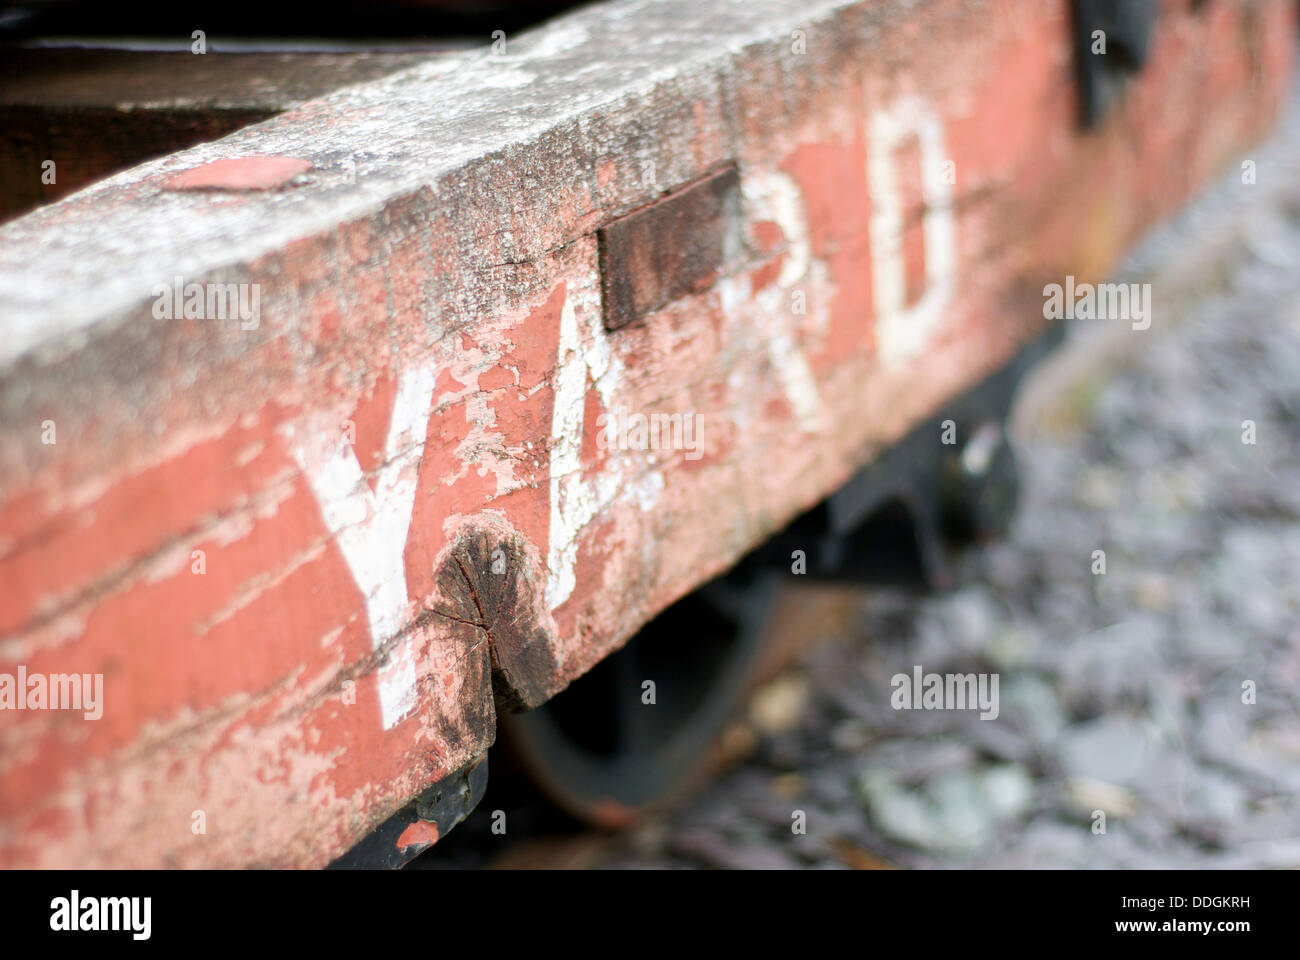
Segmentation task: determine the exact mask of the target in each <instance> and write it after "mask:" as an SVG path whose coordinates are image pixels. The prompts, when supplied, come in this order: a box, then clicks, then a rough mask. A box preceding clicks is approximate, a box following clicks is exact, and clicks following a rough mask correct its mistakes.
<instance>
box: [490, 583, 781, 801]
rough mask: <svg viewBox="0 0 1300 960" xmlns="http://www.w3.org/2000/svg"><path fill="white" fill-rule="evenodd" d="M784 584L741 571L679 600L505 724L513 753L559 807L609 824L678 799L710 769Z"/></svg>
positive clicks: (503, 729)
mask: <svg viewBox="0 0 1300 960" xmlns="http://www.w3.org/2000/svg"><path fill="white" fill-rule="evenodd" d="M776 586H777V584H776V581H775V578H772V577H768V576H761V575H756V576H753V577H739V576H734V575H733V576H731V577H728V578H724V579H723V580H718V581H714V582H713V583H710V584H707V585H706V586H704V587H702V588H701V589H699V590H697V591H695V592H694V593H692V594H690V595H689V596H687V597H685V598H683V599H682V600H680V601H678V602H677V603H675V604H674V605H673V606H671V607H669V608H668V609H667V610H665V611H664V612H663V613H661V614H660V615H659V616H658V617H656V618H655V619H654V620H653V621H651V622H650V623H648V624H647V625H646V626H645V627H644V628H643V629H642V630H641V631H640V632H639V633H638V634H637V635H636V636H635V637H633V638H632V639H631V640H630V641H629V642H628V643H627V645H626V646H624V647H623V648H622V649H621V650H618V651H616V652H615V653H613V654H611V655H610V656H608V657H606V658H605V659H604V660H602V661H601V662H600V663H598V664H597V665H596V666H595V667H593V668H592V669H591V671H590V672H588V673H587V674H586V675H584V676H582V677H580V678H579V679H578V680H577V681H575V682H574V683H573V685H572V686H571V687H569V689H567V690H565V691H564V692H562V693H560V694H559V695H558V696H556V697H554V698H553V699H552V700H550V701H549V702H547V703H545V704H543V705H542V706H541V707H539V708H537V709H536V710H532V711H530V712H528V713H522V714H514V715H511V716H508V717H504V718H502V731H503V734H504V737H505V739H506V741H507V743H508V745H509V748H510V750H511V752H512V753H513V754H514V755H515V756H516V757H517V758H518V759H519V761H520V762H521V764H522V766H523V767H524V769H525V771H526V772H527V773H528V774H529V775H530V776H531V777H532V779H533V780H534V781H535V782H536V783H537V784H538V785H539V786H540V787H541V788H542V790H543V791H544V792H545V793H546V794H547V795H548V796H550V798H551V799H552V800H554V801H555V802H556V803H557V804H558V805H559V806H561V807H562V808H563V809H565V810H567V811H568V812H569V813H571V814H573V815H575V816H577V817H579V818H581V819H583V820H587V821H590V822H593V823H597V824H600V825H603V826H611V827H612V826H621V825H623V824H626V823H628V822H630V821H632V820H634V819H636V818H637V817H638V816H639V815H640V814H642V813H644V812H646V811H647V810H650V809H652V808H654V807H656V806H658V805H660V804H661V803H663V802H665V801H667V800H669V799H671V798H672V797H673V796H674V795H676V794H677V793H678V792H679V791H681V790H682V789H683V788H685V787H686V786H688V785H689V784H690V783H691V782H692V781H693V780H694V778H695V777H696V776H697V775H700V774H702V773H704V772H705V771H706V770H707V768H708V766H709V761H710V760H711V759H712V758H711V753H712V751H711V748H712V747H713V746H714V744H715V743H716V742H717V740H718V737H719V735H720V734H721V732H722V730H723V728H724V727H725V725H726V723H727V720H728V718H729V716H730V714H731V712H732V710H733V708H734V707H735V706H736V704H737V702H738V700H739V698H740V696H741V694H742V693H743V691H744V689H745V687H746V683H747V680H748V678H749V675H750V673H751V671H752V669H753V667H754V665H755V663H756V661H757V658H758V653H759V651H760V650H761V648H762V638H763V633H764V630H763V625H764V622H765V620H766V612H767V610H768V608H769V606H770V601H771V598H772V596H773V594H774V592H775V590H774V588H775V587H776ZM647 681H649V682H651V683H653V685H654V686H653V702H646V701H648V700H649V699H650V689H651V688H648V687H647V686H646V684H647Z"/></svg>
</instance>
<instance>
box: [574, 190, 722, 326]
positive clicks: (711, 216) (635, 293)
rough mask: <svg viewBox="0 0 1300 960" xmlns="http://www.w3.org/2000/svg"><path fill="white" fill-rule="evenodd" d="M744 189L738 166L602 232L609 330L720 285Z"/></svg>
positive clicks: (602, 271) (602, 277)
mask: <svg viewBox="0 0 1300 960" xmlns="http://www.w3.org/2000/svg"><path fill="white" fill-rule="evenodd" d="M739 188H740V174H739V173H738V171H737V170H736V168H735V167H734V166H730V167H727V168H725V169H722V170H718V171H717V172H715V173H711V174H709V175H708V176H706V177H704V178H702V179H700V180H696V181H694V182H693V183H689V184H687V185H686V186H684V187H679V188H677V189H676V190H674V191H672V192H671V193H669V194H667V195H665V196H663V197H661V198H660V199H658V200H656V201H654V202H653V203H650V204H647V205H646V206H644V207H641V208H640V209H637V210H633V211H632V212H631V213H629V214H626V215H625V216H622V217H619V218H618V219H617V220H613V221H611V222H609V223H607V224H606V225H605V226H603V227H601V228H600V229H599V230H598V231H597V232H596V237H597V241H598V243H599V247H600V286H601V297H602V299H603V301H604V311H605V326H606V328H608V329H610V330H617V329H618V328H620V327H625V326H627V325H628V324H629V323H634V322H635V321H637V320H640V319H642V318H643V317H645V315H646V314H648V313H653V312H654V311H655V310H658V309H659V308H660V307H663V306H665V305H667V304H669V303H672V302H673V301H674V300H677V299H679V298H681V297H684V296H686V295H687V294H689V293H702V292H703V291H705V290H707V289H709V287H711V286H713V283H714V281H715V280H716V279H717V275H718V269H719V268H720V267H721V266H722V261H723V256H724V248H725V245H726V237H727V231H728V229H730V222H731V220H732V217H733V215H734V211H735V209H736V201H737V198H738V194H739Z"/></svg>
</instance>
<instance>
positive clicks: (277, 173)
mask: <svg viewBox="0 0 1300 960" xmlns="http://www.w3.org/2000/svg"><path fill="white" fill-rule="evenodd" d="M311 168H312V162H311V161H310V160H301V159H299V158H297V157H222V158H221V159H220V160H212V161H210V162H209V163H205V164H203V166H201V167H195V168H194V169H193V170H186V171H185V172H184V173H179V174H177V175H176V176H174V177H172V178H171V179H170V180H168V181H167V186H168V188H169V189H171V190H274V189H275V188H276V187H282V186H284V185H285V184H286V183H288V182H289V181H290V180H292V179H293V178H294V177H296V176H299V175H300V174H304V173H306V172H307V171H308V170H310V169H311Z"/></svg>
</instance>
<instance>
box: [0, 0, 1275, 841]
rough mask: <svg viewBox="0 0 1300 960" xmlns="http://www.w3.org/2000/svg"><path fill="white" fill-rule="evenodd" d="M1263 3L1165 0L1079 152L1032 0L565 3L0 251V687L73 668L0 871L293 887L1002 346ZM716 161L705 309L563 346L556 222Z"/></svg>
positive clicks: (1240, 137) (1221, 72) (1260, 95)
mask: <svg viewBox="0 0 1300 960" xmlns="http://www.w3.org/2000/svg"><path fill="white" fill-rule="evenodd" d="M1293 14H1294V5H1292V4H1257V3H1252V2H1249V0H1237V2H1227V0H1221V2H1216V3H1213V4H1205V5H1201V6H1199V7H1198V8H1197V9H1195V10H1193V9H1192V7H1191V6H1190V5H1189V4H1187V3H1185V2H1182V0H1168V2H1166V3H1164V4H1162V10H1161V16H1160V19H1159V21H1158V23H1157V27H1156V30H1155V33H1154V35H1153V37H1152V42H1151V47H1150V51H1149V55H1148V59H1147V63H1146V67H1145V69H1144V70H1143V72H1142V73H1140V74H1138V75H1136V76H1135V77H1134V78H1133V79H1132V80H1131V81H1129V83H1128V86H1127V90H1126V93H1125V94H1124V97H1123V99H1122V100H1121V101H1120V102H1119V103H1118V104H1117V106H1116V107H1115V108H1114V109H1113V110H1112V112H1111V113H1109V114H1108V115H1107V117H1106V118H1105V120H1104V122H1103V123H1102V124H1101V125H1100V126H1099V127H1098V128H1097V129H1095V130H1093V131H1090V132H1088V133H1086V134H1085V133H1081V132H1080V131H1079V129H1078V128H1077V125H1076V120H1075V117H1076V109H1075V99H1074V98H1075V90H1074V88H1073V86H1072V80H1071V77H1072V75H1073V72H1072V69H1071V59H1070V58H1071V41H1070V30H1069V15H1068V4H1067V3H1066V2H1065V0H1061V2H1059V3H1058V2H1052V3H1044V2H1041V0H988V2H986V3H982V4H968V3H964V2H957V0H931V2H928V3H923V4H919V5H910V6H906V7H904V6H902V5H893V4H878V3H861V4H847V5H846V4H841V3H832V2H823V3H813V4H808V3H806V2H795V0H755V2H753V3H751V4H749V5H748V6H747V7H746V12H745V20H744V22H743V23H738V22H737V20H738V18H737V15H736V9H735V8H734V7H732V6H730V5H722V4H716V3H711V2H701V0H665V2H661V3H638V2H633V3H626V4H619V5H613V6H609V7H605V6H596V7H592V8H589V9H584V10H581V11H579V12H576V13H574V14H572V15H569V16H566V17H564V18H562V19H560V20H558V21H556V22H554V23H552V24H550V25H549V26H547V27H545V28H544V29H540V30H537V31H535V32H533V33H531V34H529V35H527V36H525V37H521V38H519V39H518V40H516V41H514V42H512V44H511V45H510V46H509V47H508V48H507V51H506V53H505V54H504V55H494V54H493V53H492V52H490V51H479V52H474V53H465V54H453V55H450V56H448V57H444V58H440V59H439V60H438V61H436V62H435V61H431V62H427V63H421V64H419V65H417V66H415V67H412V68H410V69H408V70H406V71H403V72H400V73H397V74H393V75H391V76H389V77H386V78H383V79H379V80H376V81H373V82H370V83H368V84H364V85H361V86H356V87H352V88H349V89H348V90H345V91H340V92H338V93H336V94H332V95H329V96H327V97H324V98H322V99H319V100H315V101H312V102H309V103H307V104H304V105H302V106H300V107H298V108H296V109H294V110H291V111H288V112H286V113H284V114H283V115H281V116H278V117H276V118H274V119H271V120H269V121H267V122H266V123H263V124H260V125H258V126H257V127H255V128H251V129H248V130H243V131H240V132H237V133H235V134H233V135H231V136H229V137H227V138H225V139H223V140H220V141H218V142H215V143H210V144H204V145H202V146H198V147H195V148H193V149H191V150H188V151H186V152H184V153H181V154H177V155H174V156H170V157H167V158H165V159H162V160H158V161H154V162H151V163H148V164H145V165H142V166H140V167H137V168H134V169H132V170H130V171H127V172H124V173H122V174H119V175H117V176H115V177H113V178H111V179H109V180H107V181H105V182H103V183H101V184H98V185H96V186H94V187H91V188H89V189H88V190H86V191H84V192H82V193H80V194H78V195H76V196H73V197H70V198H68V199H66V200H64V201H62V202H60V203H57V204H54V205H52V206H50V207H47V208H45V209H42V210H40V211H37V212H35V213H33V214H31V215H29V216H27V217H23V218H21V219H19V220H17V221H15V222H13V223H10V224H9V225H7V226H5V227H3V228H0V301H2V302H3V303H4V306H5V309H4V311H3V314H0V323H3V326H4V336H3V337H2V338H0V582H3V583H4V584H5V589H4V591H3V593H2V594H0V637H2V638H3V639H0V673H9V674H13V673H15V671H16V670H17V668H18V667H20V666H21V667H23V668H24V669H25V670H26V671H27V673H28V675H36V674H39V675H42V676H48V675H51V674H56V673H71V672H77V673H84V674H89V675H91V676H92V677H93V676H94V675H100V674H102V676H103V701H102V714H101V716H100V717H99V719H95V720H88V719H85V718H84V717H83V716H82V714H81V713H74V712H72V711H66V710H65V711H51V710H26V711H19V712H13V713H7V714H4V715H3V718H2V720H3V722H2V723H0V784H2V785H3V786H2V787H0V864H3V865H5V866H53V865H72V864H76V865H81V866H106V865H176V866H199V865H210V866H225V865H236V864H274V865H299V866H307V865H319V864H323V863H326V862H328V861H329V860H331V859H332V858H334V857H335V856H337V855H338V854H339V853H341V852H342V851H344V850H346V849H347V848H348V847H350V846H351V845H352V844H354V843H356V842H357V840H358V839H360V838H361V837H363V836H365V835H366V834H367V833H368V832H369V831H370V830H372V829H373V828H374V827H375V826H376V825H377V824H378V823H380V822H381V821H383V820H384V818H385V817H387V816H389V815H390V814H392V813H393V812H394V811H396V810H398V809H400V808H401V807H402V806H403V805H404V804H405V803H406V802H407V801H408V800H409V799H410V798H412V797H414V796H415V795H416V794H418V793H419V792H420V791H421V790H422V789H423V788H425V787H427V786H428V785H429V784H431V783H434V782H436V781H438V780H440V779H442V778H444V777H446V776H448V775H450V774H452V773H454V772H455V771H457V770H461V769H464V768H466V767H467V766H468V765H469V764H470V763H472V761H473V760H474V759H475V758H476V757H478V756H480V755H481V754H482V753H483V752H484V751H485V750H486V749H487V747H488V746H489V744H490V743H491V742H492V739H493V736H494V719H495V711H496V709H497V704H498V703H499V704H500V705H501V707H503V708H504V707H509V706H513V705H518V704H520V703H524V704H526V703H530V702H536V700H537V699H539V698H542V697H546V696H550V695H553V694H554V693H555V692H557V691H559V690H560V689H562V688H563V687H564V686H565V685H566V684H567V683H568V682H570V681H571V680H572V679H573V678H575V677H576V676H578V675H580V674H581V673H582V672H584V671H585V670H586V669H588V668H589V667H590V666H591V665H592V664H593V663H595V662H597V661H598V660H599V659H600V658H601V657H602V656H604V655H605V654H607V653H608V652H609V651H611V650H612V649H614V648H616V647H617V646H618V645H619V644H621V643H622V642H624V641H625V640H626V638H628V637H629V636H631V635H632V634H633V633H634V632H635V631H636V630H637V628H638V627H639V626H640V625H641V624H643V623H644V622H645V621H646V620H648V619H649V618H650V617H651V616H653V615H654V614H655V613H656V612H657V611H658V610H660V609H662V608H663V607H665V606H666V605H667V604H669V603H671V602H672V601H673V600H675V599H677V598H678V597H680V596H681V595H683V594H684V593H686V592H687V591H689V590H690V589H692V588H693V587H694V586H696V585H697V584H699V583H700V582H702V581H703V580H705V579H707V578H709V577H711V576H712V575H714V574H715V573H717V572H719V571H721V570H722V569H724V568H725V567H726V566H727V565H729V564H730V563H731V562H733V561H734V560H735V559H736V558H737V557H739V556H741V555H742V554H743V553H744V552H745V551H747V550H749V549H750V548H752V547H753V546H754V545H756V544H757V543H759V542H761V541H762V540H763V539H764V538H765V537H767V536H768V535H769V534H770V533H772V532H773V531H775V530H777V529H778V528H780V526H782V525H783V524H784V523H786V522H787V521H789V520H790V519H791V518H792V517H794V516H796V515H797V514H799V513H800V512H802V511H803V510H805V509H807V508H808V507H809V506H811V505H812V504H813V503H815V502H817V501H818V500H820V499H821V498H823V497H825V496H826V495H827V494H829V493H830V492H832V491H833V490H835V489H836V487H838V486H839V485H840V484H842V483H843V482H844V481H845V479H846V478H847V477H849V476H850V475H851V474H852V473H853V471H854V470H856V469H857V468H858V467H860V466H861V465H862V464H863V463H865V462H867V461H868V460H869V459H870V458H871V457H872V455H873V453H874V452H875V451H877V450H878V449H880V448H881V447H882V446H883V445H885V444H888V443H890V442H892V441H893V440H894V439H896V438H897V437H899V436H901V435H902V434H903V433H904V432H905V431H906V430H907V428H908V427H909V426H910V425H911V424H913V423H916V422H918V421H919V420H920V419H922V418H923V417H926V416H929V415H931V414H932V413H934V412H935V411H936V410H937V409H939V408H940V407H941V406H942V404H943V402H944V400H945V399H946V398H948V397H950V396H951V395H953V394H954V393H955V392H956V391H958V390H960V389H962V388H964V387H966V386H969V385H970V384H972V383H974V382H976V381H977V380H979V379H980V378H981V377H982V376H983V375H984V374H985V373H986V372H987V371H989V370H991V369H993V368H995V367H996V366H997V365H998V364H999V363H1001V362H1002V361H1003V360H1005V359H1006V358H1008V357H1009V356H1010V355H1011V353H1012V352H1013V351H1014V350H1015V349H1016V347H1017V346H1018V345H1019V344H1021V343H1023V342H1024V341H1025V340H1026V339H1027V338H1029V337H1031V336H1033V335H1034V333H1035V332H1036V331H1037V330H1038V329H1040V328H1041V327H1042V326H1043V324H1044V322H1045V321H1044V319H1043V296H1042V291H1043V288H1044V286H1045V284H1047V283H1052V282H1061V281H1062V280H1063V278H1064V277H1065V276H1067V275H1070V276H1075V277H1077V278H1078V279H1079V280H1080V281H1081V282H1082V281H1086V280H1089V279H1096V278H1098V277H1099V276H1101V275H1102V274H1103V273H1104V272H1105V270H1106V269H1107V267H1108V266H1109V265H1110V264H1111V263H1112V262H1113V261H1114V258H1115V257H1116V256H1117V255H1118V254H1119V253H1120V252H1121V251H1122V250H1123V249H1124V247H1125V246H1126V245H1128V244H1129V243H1130V242H1131V241H1132V240H1133V239H1134V238H1135V237H1136V236H1137V235H1138V234H1139V232H1140V231H1141V230H1143V229H1144V228H1145V227H1146V226H1147V225H1148V224H1150V223H1152V222H1153V221H1155V220H1156V219H1158V218H1160V217H1162V216H1164V215H1166V214H1167V213H1169V212H1170V211H1172V210H1173V209H1175V208H1176V207H1177V206H1178V205H1179V204H1180V203H1181V202H1182V201H1183V199H1184V198H1185V197H1186V196H1187V195H1188V193H1189V192H1190V191H1191V190H1193V189H1194V188H1195V187H1196V185H1197V184H1199V183H1201V182H1203V181H1204V180H1205V179H1206V178H1207V177H1208V176H1210V175H1211V174H1213V173H1214V172H1215V171H1217V170H1219V169H1220V168H1221V167H1222V165H1223V164H1224V163H1225V162H1226V161H1227V160H1229V159H1230V158H1231V157H1233V156H1234V154H1235V153H1236V152H1237V151H1239V150H1241V149H1242V148H1244V147H1245V146H1246V145H1247V144H1249V143H1250V142H1251V141H1252V140H1253V139H1254V138H1256V137H1258V136H1260V135H1261V134H1262V132H1263V131H1264V130H1265V129H1266V128H1267V126H1268V124H1269V122H1270V118H1271V117H1272V115H1273V114H1274V112H1275V110H1276V107H1277V104H1278V103H1279V101H1280V98H1281V97H1282V96H1283V93H1284V91H1285V89H1286V85H1287V77H1288V75H1289V71H1290V68H1291V61H1292V37H1293V35H1294V29H1293V28H1294V25H1295V24H1294V21H1293ZM649 37H653V38H654V39H655V42H648V41H647V38H649ZM254 157H273V158H290V159H293V160H299V161H303V162H305V163H306V164H309V165H310V169H307V170H306V172H305V173H302V174H299V175H298V176H295V177H292V178H290V179H288V180H286V181H284V182H282V183H278V184H276V185H271V186H270V187H269V188H266V189H259V190H255V191H253V190H238V189H235V190H229V189H227V190H220V191H217V190H209V189H198V190H195V189H184V190H178V189H175V188H174V184H173V181H174V179H175V178H176V177H177V176H178V175H181V174H183V173H184V172H185V171H188V170H192V169H195V168H199V167H202V166H204V165H205V164H209V163H211V162H213V161H216V160H221V159H244V160H247V159H248V158H254ZM728 165H732V166H734V167H735V169H736V170H737V171H738V174H739V194H740V203H739V205H738V207H737V208H736V209H735V211H734V212H731V213H726V214H724V215H725V216H727V217H730V218H732V220H731V222H729V223H728V224H727V225H726V234H727V235H729V236H734V237H736V238H738V242H737V243H735V244H733V245H729V246H728V247H727V248H726V250H725V253H726V255H725V257H724V258H723V261H722V262H721V264H720V265H719V268H718V276H717V279H716V280H715V281H714V282H713V284H712V286H710V287H709V288H708V289H706V290H702V291H699V292H689V293H686V294H685V295H683V296H681V297H680V298H679V299H676V300H674V301H673V302H671V303H668V304H666V305H665V306H663V307H662V308H661V309H658V310H655V311H653V312H651V313H650V314H649V315H647V316H646V317H645V318H644V319H642V320H640V321H639V322H637V323H634V324H631V325H628V326H626V327H624V328H622V329H619V330H615V331H610V330H608V329H606V323H605V316H604V314H603V311H602V308H601V303H602V300H601V284H602V279H601V268H600V262H599V256H598V244H597V239H596V236H597V231H599V230H600V229H601V228H602V227H604V226H605V225H607V224H609V223H611V222H612V221H614V220H616V219H617V218H619V217H623V216H625V215H627V214H628V213H630V212H632V211H634V210H637V209H639V208H642V207H645V206H646V205H647V204H650V203H653V202H654V201H656V200H657V199H659V198H661V197H662V196H663V195H664V194H665V193H666V192H668V191H670V190H672V189H673V188H675V187H678V186H680V185H683V184H689V183H692V182H694V181H696V180H697V179H699V178H700V177H701V176H704V175H705V174H706V173H708V172H709V171H711V170H716V169H719V168H722V167H726V166H728ZM1243 189H1248V187H1246V186H1244V185H1243ZM176 278H179V280H177V279H176ZM227 284H229V285H232V286H230V287H229V289H227V288H226V286H225V285H227ZM191 285H196V286H191ZM216 285H221V286H219V287H218V286H216ZM213 294H215V296H214V297H213V300H209V296H210V295H213ZM227 295H229V296H230V297H231V298H233V299H229V300H228V299H226V296H227ZM214 301H215V303H216V306H223V305H224V307H225V308H226V313H225V314H224V316H225V319H220V318H218V317H217V316H216V315H215V314H214V308H213V307H212V303H213V302H214ZM190 305H193V310H192V311H190V313H191V314H201V315H202V317H200V316H195V315H190V316H187V310H189V307H190ZM178 308H179V309H178ZM1155 316H1156V320H1155V322H1156V323H1159V322H1160V320H1159V305H1158V302H1157V306H1156V314H1155ZM1133 335H1134V336H1135V337H1139V336H1140V335H1141V334H1140V332H1136V331H1135V332H1134V334H1133ZM1136 342H1140V341H1135V343H1136ZM612 414H618V415H619V416H620V417H622V416H623V415H627V417H628V418H632V417H636V416H642V417H645V418H647V420H648V419H649V418H650V417H652V416H654V415H656V414H657V415H661V416H663V417H668V418H672V417H676V418H677V420H676V421H675V422H676V423H678V424H685V423H687V422H689V423H691V424H692V425H693V426H694V427H697V428H698V429H695V430H693V432H692V433H691V435H690V441H689V443H688V442H687V439H686V434H685V433H684V431H683V432H681V433H680V434H678V435H673V434H671V433H670V434H669V436H670V437H675V438H674V439H672V440H670V442H669V443H668V444H667V445H666V446H664V445H660V446H659V447H658V448H657V449H656V448H649V449H646V448H644V447H645V446H646V445H645V444H644V443H641V444H638V443H637V442H636V438H635V436H632V437H629V435H626V434H621V433H617V432H616V433H615V434H614V435H613V437H612V440H613V442H610V441H611V436H610V432H609V431H608V430H607V429H605V427H602V425H601V423H602V417H604V418H605V420H604V424H605V426H606V427H607V426H608V424H609V422H610V421H609V419H608V418H609V417H610V415H612ZM687 418H690V419H689V421H688V420H687ZM620 422H630V420H629V421H622V420H620ZM50 441H53V442H50ZM624 441H630V442H624ZM492 578H504V579H500V580H499V581H497V580H493V579H492ZM488 585H491V586H488ZM200 814H202V816H201V817H200ZM200 819H201V820H202V822H203V824H204V832H198V831H197V827H196V825H197V824H198V823H199V821H200Z"/></svg>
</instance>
